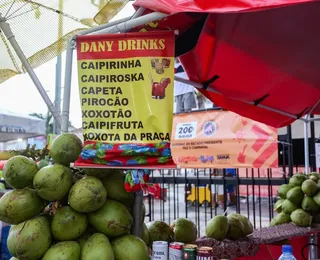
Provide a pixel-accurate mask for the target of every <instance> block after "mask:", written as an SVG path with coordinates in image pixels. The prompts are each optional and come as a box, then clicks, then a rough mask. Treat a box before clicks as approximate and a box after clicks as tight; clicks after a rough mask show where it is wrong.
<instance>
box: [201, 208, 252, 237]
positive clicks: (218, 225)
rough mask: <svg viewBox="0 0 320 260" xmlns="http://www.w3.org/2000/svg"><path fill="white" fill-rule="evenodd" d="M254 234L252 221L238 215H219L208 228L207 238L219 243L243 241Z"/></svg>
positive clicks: (211, 221) (209, 223)
mask: <svg viewBox="0 0 320 260" xmlns="http://www.w3.org/2000/svg"><path fill="white" fill-rule="evenodd" d="M252 232H253V225H252V223H251V222H250V220H249V219H248V218H247V217H245V216H243V215H241V214H238V213H231V214H229V215H228V216H224V215H217V216H215V217H213V218H212V219H211V220H210V221H209V222H208V223H207V226H206V237H207V238H213V239H215V240H218V241H222V240H224V239H229V240H239V239H243V238H246V237H247V236H248V235H250V234H252Z"/></svg>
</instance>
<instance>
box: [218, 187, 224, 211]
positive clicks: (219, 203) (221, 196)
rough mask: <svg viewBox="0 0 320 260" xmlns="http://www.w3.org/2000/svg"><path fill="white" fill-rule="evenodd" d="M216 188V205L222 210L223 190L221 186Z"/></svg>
mask: <svg viewBox="0 0 320 260" xmlns="http://www.w3.org/2000/svg"><path fill="white" fill-rule="evenodd" d="M217 186H218V205H219V208H222V209H223V208H224V189H223V185H217Z"/></svg>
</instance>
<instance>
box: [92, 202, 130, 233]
mask: <svg viewBox="0 0 320 260" xmlns="http://www.w3.org/2000/svg"><path fill="white" fill-rule="evenodd" d="M88 217H89V222H90V224H91V225H92V226H94V227H95V228H96V229H97V230H98V231H100V232H101V233H103V234H105V235H107V236H108V237H118V236H122V235H125V234H128V233H129V232H130V229H131V226H132V224H133V218H132V216H131V214H130V212H129V211H128V209H127V208H126V207H125V206H124V205H123V204H121V203H120V202H118V201H115V200H109V199H107V200H106V203H105V204H104V205H103V206H102V207H101V208H100V209H98V210H97V211H94V212H90V213H88Z"/></svg>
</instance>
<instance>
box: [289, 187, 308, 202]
mask: <svg viewBox="0 0 320 260" xmlns="http://www.w3.org/2000/svg"><path fill="white" fill-rule="evenodd" d="M303 198H304V193H303V192H302V190H301V187H294V188H292V189H291V190H289V191H288V193H287V199H288V200H290V201H291V202H292V203H294V204H296V205H300V203H301V202H302V200H303Z"/></svg>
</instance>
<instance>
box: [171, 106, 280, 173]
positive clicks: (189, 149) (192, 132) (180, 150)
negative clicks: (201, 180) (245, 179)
mask: <svg viewBox="0 0 320 260" xmlns="http://www.w3.org/2000/svg"><path fill="white" fill-rule="evenodd" d="M172 131H173V132H172V138H171V152H172V157H173V159H174V161H175V163H176V164H177V165H178V166H179V167H181V168H210V167H212V168H241V167H246V168H252V167H253V168H273V167H277V166H278V134H277V129H276V128H273V127H270V126H267V125H265V124H262V123H259V122H256V121H253V120H251V119H248V118H245V117H241V116H239V115H238V114H235V113H233V112H228V111H204V112H192V113H188V114H180V115H175V116H174V120H173V129H172Z"/></svg>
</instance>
